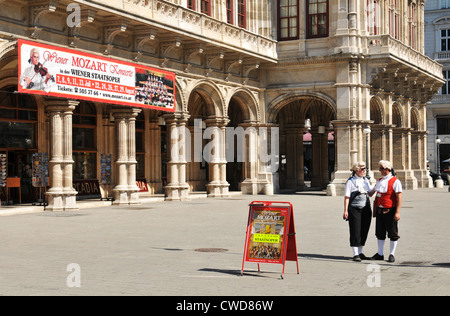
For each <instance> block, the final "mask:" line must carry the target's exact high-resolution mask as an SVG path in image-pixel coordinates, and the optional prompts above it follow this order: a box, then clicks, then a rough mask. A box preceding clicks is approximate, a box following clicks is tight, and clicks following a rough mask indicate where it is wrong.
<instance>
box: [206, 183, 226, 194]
mask: <svg viewBox="0 0 450 316" xmlns="http://www.w3.org/2000/svg"><path fill="white" fill-rule="evenodd" d="M229 186H230V185H229V184H228V183H227V184H211V183H210V184H207V185H206V191H207V192H208V197H229V196H230V192H229V191H228V188H229Z"/></svg>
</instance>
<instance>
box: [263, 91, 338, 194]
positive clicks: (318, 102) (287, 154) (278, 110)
mask: <svg viewBox="0 0 450 316" xmlns="http://www.w3.org/2000/svg"><path fill="white" fill-rule="evenodd" d="M307 118H308V119H310V122H311V126H310V127H309V128H308V127H307V126H305V120H306V119H307ZM334 119H336V105H335V102H334V101H333V100H332V99H331V98H329V97H328V96H326V95H324V94H318V93H307V94H295V95H294V94H291V95H284V96H280V97H279V98H277V99H275V100H274V101H273V102H272V103H271V104H270V105H269V109H268V116H267V120H268V122H269V123H275V124H278V125H279V126H280V157H281V161H280V162H281V164H280V168H279V179H280V188H281V189H287V190H303V189H304V188H305V187H306V186H307V183H305V181H309V180H311V186H313V187H318V188H325V187H326V185H327V184H328V183H329V179H330V174H331V172H332V171H333V170H331V172H330V167H331V168H332V169H334V161H335V159H334V158H333V159H330V157H329V153H331V156H333V157H334V145H333V143H331V145H332V148H330V146H329V143H328V136H329V133H330V132H331V129H332V126H331V124H330V123H331V121H332V120H334ZM330 150H333V152H331V151H330ZM305 167H306V168H307V169H306V168H305ZM306 170H307V172H306Z"/></svg>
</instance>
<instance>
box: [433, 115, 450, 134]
mask: <svg viewBox="0 0 450 316" xmlns="http://www.w3.org/2000/svg"><path fill="white" fill-rule="evenodd" d="M436 124H437V133H438V135H446V134H450V117H437V118H436Z"/></svg>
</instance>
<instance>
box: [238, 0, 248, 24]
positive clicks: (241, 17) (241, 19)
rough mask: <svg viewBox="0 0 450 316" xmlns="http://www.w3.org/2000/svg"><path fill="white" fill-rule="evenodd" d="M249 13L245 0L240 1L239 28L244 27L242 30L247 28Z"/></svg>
mask: <svg viewBox="0 0 450 316" xmlns="http://www.w3.org/2000/svg"><path fill="white" fill-rule="evenodd" d="M246 11H247V7H246V3H245V0H238V17H237V18H238V26H239V27H242V28H244V29H245V28H246V27H247V22H246V17H247V14H246Z"/></svg>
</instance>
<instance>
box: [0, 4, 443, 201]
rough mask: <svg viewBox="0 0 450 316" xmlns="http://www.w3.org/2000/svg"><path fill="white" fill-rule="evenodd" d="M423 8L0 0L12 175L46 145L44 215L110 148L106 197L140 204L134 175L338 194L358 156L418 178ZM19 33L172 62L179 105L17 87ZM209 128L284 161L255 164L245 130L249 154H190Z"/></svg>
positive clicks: (152, 187)
mask: <svg viewBox="0 0 450 316" xmlns="http://www.w3.org/2000/svg"><path fill="white" fill-rule="evenodd" d="M424 2H425V1H422V0H417V1H416V0H410V1H397V0H385V1H375V0H373V1H372V0H350V1H348V0H337V1H330V0H294V1H293V0H276V1H259V0H234V1H228V0H227V1H223V0H192V1H191V0H172V1H163V0H93V1H89V2H87V1H68V0H27V1H25V0H9V1H4V0H0V4H1V6H2V10H1V13H0V70H1V71H0V90H1V93H2V99H1V100H0V107H1V108H2V109H5V110H8V114H4V115H0V124H2V129H3V130H4V131H8V135H10V136H11V138H8V139H15V143H14V144H12V143H11V142H9V143H8V142H6V141H5V139H3V143H4V144H0V152H4V153H6V156H7V160H8V161H7V165H8V176H11V177H14V176H19V177H21V178H23V177H24V176H23V175H24V173H23V172H24V169H23V166H25V165H26V164H28V163H29V162H30V159H31V158H30V155H31V154H32V153H35V152H45V153H48V154H49V178H50V179H49V182H50V185H49V188H48V190H47V191H46V197H47V199H48V202H49V205H48V207H47V209H49V210H68V209H74V208H77V206H76V197H77V196H79V195H80V190H77V189H76V188H77V187H76V186H75V183H76V182H77V181H81V182H82V183H83V185H86V186H87V185H88V183H89V182H88V181H94V182H95V181H97V182H98V181H99V180H100V179H101V176H102V175H101V168H100V164H101V157H102V154H111V155H112V160H113V164H112V170H111V172H112V175H113V182H112V184H111V185H112V189H111V192H112V194H113V195H114V203H115V204H133V203H139V190H140V188H139V187H138V186H137V184H136V180H142V181H145V182H146V187H147V190H148V191H149V193H150V194H158V193H163V194H164V195H165V198H166V199H167V200H183V199H189V198H190V197H191V196H192V195H193V194H195V193H197V192H206V194H207V195H208V196H211V197H224V196H229V194H230V192H231V191H241V192H242V193H244V194H268V195H270V194H273V193H277V192H283V191H296V190H303V189H305V187H307V186H312V187H318V188H321V189H327V191H328V193H329V194H342V192H343V187H344V183H345V181H346V180H347V178H348V176H349V173H350V172H349V170H350V167H351V165H352V163H353V162H355V161H357V160H366V159H367V158H368V160H369V167H370V170H371V171H372V175H373V176H375V177H376V176H377V175H378V171H377V167H378V166H377V162H378V160H380V159H389V160H391V161H393V163H394V168H395V170H396V172H397V174H398V176H399V178H400V179H401V180H402V182H403V183H404V187H405V188H407V189H416V188H418V187H427V186H429V185H430V178H429V176H428V174H427V171H426V144H427V131H426V104H427V102H428V101H429V100H430V99H431V98H432V96H433V95H434V94H435V93H436V92H437V91H438V90H439V89H440V88H441V86H442V84H443V82H444V80H443V79H442V67H441V66H440V65H439V64H438V63H436V62H435V61H433V60H431V59H430V58H428V57H426V56H425V55H424V49H423V46H424V33H423V29H424V20H423V17H424V14H423V10H424ZM18 39H26V40H30V41H36V42H38V43H45V44H48V45H54V46H56V47H62V48H68V49H69V48H70V49H72V50H75V51H79V52H85V53H89V54H92V55H96V56H102V57H105V56H106V57H109V58H114V59H116V60H121V61H124V62H128V63H133V64H136V65H146V66H150V67H154V68H156V69H163V70H167V71H171V72H173V73H175V74H176V82H175V86H176V94H175V101H176V109H175V112H173V113H169V112H164V111H159V110H155V109H149V108H142V107H139V106H135V107H134V106H123V105H122V106H121V105H116V104H109V103H107V102H91V101H84V100H77V99H76V98H74V99H70V98H69V99H67V98H55V97H49V96H43V95H27V94H18V93H15V91H16V87H17V81H18V51H17V40H18ZM25 113H27V114H25ZM11 122H12V123H16V124H15V125H14V126H12V127H11V126H10V125H11V124H10V123H11ZM198 122H200V123H199V124H200V125H199V126H197V125H196V124H198ZM197 127H198V128H197ZM209 127H211V128H213V130H214V131H215V133H216V135H217V136H216V137H225V134H226V133H227V128H228V127H231V128H234V129H237V128H239V127H241V128H242V129H243V130H245V131H247V130H249V129H252V130H255V131H256V132H257V133H259V134H261V131H262V130H269V131H274V133H272V134H270V132H269V135H267V136H268V138H265V139H266V140H267V139H269V138H270V137H277V139H276V142H275V144H276V145H277V146H278V150H279V152H278V158H279V160H278V163H279V165H277V168H275V169H273V168H266V167H267V166H265V162H263V161H261V160H251V159H250V158H249V157H251V156H252V154H253V155H254V154H255V153H257V152H258V151H259V150H260V149H261V147H262V143H261V141H262V139H263V138H258V137H251V136H245V137H244V138H243V144H244V145H243V146H244V148H245V152H246V153H247V156H246V158H245V160H244V161H238V160H237V159H231V161H230V160H229V159H227V157H226V153H227V152H228V151H229V150H230V148H229V147H226V146H227V144H228V145H229V142H228V141H227V142H226V144H222V145H221V146H222V147H221V149H220V150H218V152H217V153H214V159H212V160H210V161H200V162H198V161H195V160H192V159H190V157H188V156H187V155H186V154H185V153H186V152H189V151H190V152H191V153H195V148H194V146H195V144H194V143H195V142H194V141H190V140H188V136H189V135H190V136H191V137H193V138H195V137H196V134H195V133H196V132H198V131H199V130H200V131H204V130H205V129H208V128H209ZM368 128H370V134H364V130H366V131H369V129H368ZM275 131H276V133H275ZM201 133H203V132H201ZM25 136H26V137H25ZM8 137H9V136H8ZM24 139H26V141H25V140H24ZM197 139H198V138H197ZM199 139H201V140H202V141H203V142H207V139H205V138H204V137H200V138H199ZM272 147H273V146H272ZM189 149H191V150H189ZM271 149H274V148H271ZM180 150H181V151H182V152H180ZM305 167H306V168H305ZM83 181H84V182H83ZM24 186H25V184H24ZM99 190H100V194H101V195H102V196H103V197H104V196H105V195H107V194H108V190H109V189H108V188H107V187H106V186H104V185H102V184H101V183H100V185H99ZM22 191H26V190H22ZM29 191H30V190H29ZM31 191H32V190H31ZM31 191H30V192H31ZM22 194H24V193H23V192H22ZM30 195H32V193H30ZM29 198H30V199H31V197H29Z"/></svg>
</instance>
